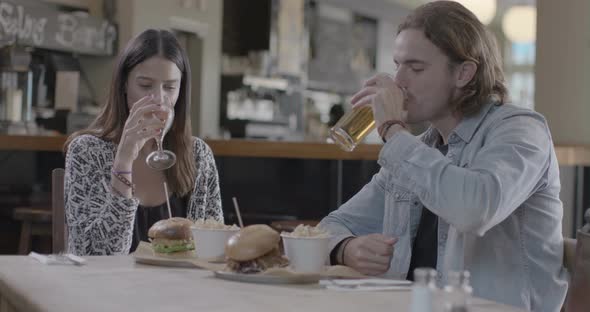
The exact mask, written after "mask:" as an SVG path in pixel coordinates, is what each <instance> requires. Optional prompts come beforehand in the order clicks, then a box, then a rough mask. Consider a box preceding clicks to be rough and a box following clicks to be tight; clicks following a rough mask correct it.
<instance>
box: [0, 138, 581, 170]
mask: <svg viewBox="0 0 590 312" xmlns="http://www.w3.org/2000/svg"><path fill="white" fill-rule="evenodd" d="M66 138H67V137H66V136H61V135H60V136H28V135H22V136H15V135H0V151H2V150H4V151H49V152H51V151H53V152H59V151H61V150H62V148H63V144H64V142H65V140H66ZM205 141H206V142H207V144H209V146H210V147H211V149H212V150H213V153H214V154H215V156H227V157H257V158H293V159H330V160H376V159H377V157H378V156H379V151H380V150H381V145H380V144H361V145H359V146H358V147H357V148H356V150H355V151H353V152H350V153H349V152H345V151H343V150H341V149H340V148H339V147H338V146H336V145H335V144H329V143H321V142H284V141H263V140H244V139H232V140H211V139H206V140H205ZM555 152H556V154H557V159H558V161H559V164H560V165H561V166H590V146H584V145H557V146H556V147H555Z"/></svg>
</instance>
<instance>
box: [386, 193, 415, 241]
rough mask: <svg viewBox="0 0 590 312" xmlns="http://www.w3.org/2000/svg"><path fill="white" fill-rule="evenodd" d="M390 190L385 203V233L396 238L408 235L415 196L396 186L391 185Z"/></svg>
mask: <svg viewBox="0 0 590 312" xmlns="http://www.w3.org/2000/svg"><path fill="white" fill-rule="evenodd" d="M389 189H390V191H389V192H388V193H387V196H386V202H385V215H384V220H383V232H384V234H385V235H392V236H395V237H399V236H403V235H407V234H408V224H409V223H410V210H411V209H412V198H413V197H414V194H413V193H412V192H410V191H408V190H405V189H403V188H400V187H397V186H396V185H391V187H389Z"/></svg>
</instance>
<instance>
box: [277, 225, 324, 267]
mask: <svg viewBox="0 0 590 312" xmlns="http://www.w3.org/2000/svg"><path fill="white" fill-rule="evenodd" d="M281 237H282V238H283V246H284V247H285V255H286V256H287V258H288V259H289V263H290V266H291V268H292V269H293V270H294V271H295V272H298V273H316V274H317V273H320V272H322V271H323V270H324V268H325V266H326V261H327V259H328V253H329V250H328V244H329V242H330V237H292V236H290V234H281Z"/></svg>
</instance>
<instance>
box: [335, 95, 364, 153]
mask: <svg viewBox="0 0 590 312" xmlns="http://www.w3.org/2000/svg"><path fill="white" fill-rule="evenodd" d="M373 129H375V120H374V119H373V111H372V109H371V106H363V107H359V108H353V109H352V110H351V111H349V112H348V113H346V114H345V115H344V116H342V118H340V120H338V122H337V123H336V124H335V125H334V127H333V128H332V129H330V137H331V138H332V140H334V141H335V142H336V143H338V145H340V147H341V148H342V149H343V150H345V151H347V152H352V151H353V150H354V148H355V147H356V146H357V144H359V143H360V142H361V141H362V140H363V139H364V138H365V137H366V136H367V135H368V134H369V133H371V131H373Z"/></svg>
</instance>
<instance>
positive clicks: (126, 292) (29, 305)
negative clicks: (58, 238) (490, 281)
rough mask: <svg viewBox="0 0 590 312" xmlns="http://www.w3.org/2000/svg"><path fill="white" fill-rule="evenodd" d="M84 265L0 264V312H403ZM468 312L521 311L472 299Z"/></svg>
mask: <svg viewBox="0 0 590 312" xmlns="http://www.w3.org/2000/svg"><path fill="white" fill-rule="evenodd" d="M87 259H88V260H89V261H88V264H87V265H85V266H71V265H67V266H66V265H43V264H40V263H38V262H37V261H36V260H34V259H32V258H29V257H26V256H1V257H0V311H2V312H4V311H6V312H13V311H31V312H35V311H47V312H69V311H85V312H92V311H125V312H132V311H142V312H146V311H179V312H195V311H228V312H236V311H239V312H247V311H297V312H311V311H323V312H327V311H338V312H346V311H388V312H391V311H409V304H410V292H408V291H397V292H394V291H390V292H338V291H332V290H326V289H323V288H321V287H320V286H319V285H307V286H272V285H261V284H245V283H238V282H230V281H225V280H220V279H216V278H215V277H213V276H212V273H211V272H209V271H203V270H197V269H188V268H187V269H184V268H166V267H156V266H146V265H139V264H135V263H134V261H133V259H132V258H131V257H128V256H113V257H87ZM472 311H473V312H495V311H508V312H512V311H514V312H516V311H521V310H518V309H515V308H512V307H508V306H505V305H500V304H496V303H492V302H489V301H485V300H481V299H475V302H474V306H473V309H472Z"/></svg>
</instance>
